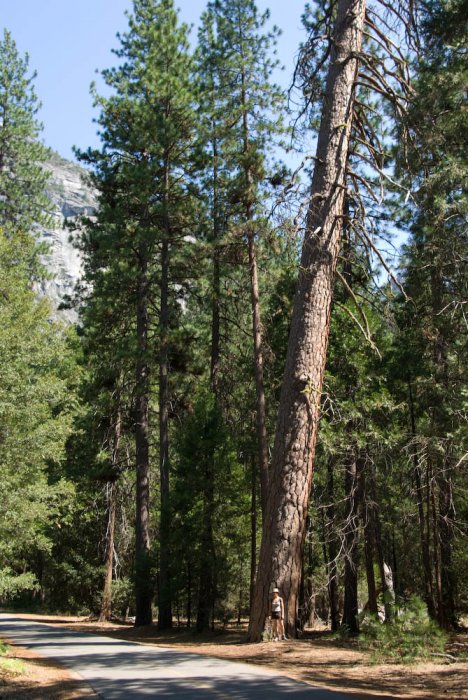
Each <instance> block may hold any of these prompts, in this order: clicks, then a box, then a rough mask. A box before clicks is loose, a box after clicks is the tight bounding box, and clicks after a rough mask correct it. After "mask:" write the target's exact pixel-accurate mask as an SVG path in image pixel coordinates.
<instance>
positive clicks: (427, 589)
mask: <svg viewBox="0 0 468 700" xmlns="http://www.w3.org/2000/svg"><path fill="white" fill-rule="evenodd" d="M408 396H409V411H410V425H411V436H412V438H413V441H414V440H415V439H416V418H415V415H414V400H413V388H412V384H411V380H410V379H408ZM413 465H414V470H413V473H414V480H415V485H416V494H415V495H416V502H417V506H418V518H419V539H420V542H421V555H422V562H423V573H424V599H425V601H426V605H427V611H428V613H429V615H430V616H431V617H432V619H434V618H435V615H436V611H435V601H434V592H433V590H432V573H431V557H430V548H429V531H426V528H425V527H424V523H425V518H424V504H423V489H422V478H421V467H420V465H419V460H418V455H417V450H416V445H414V447H413Z"/></svg>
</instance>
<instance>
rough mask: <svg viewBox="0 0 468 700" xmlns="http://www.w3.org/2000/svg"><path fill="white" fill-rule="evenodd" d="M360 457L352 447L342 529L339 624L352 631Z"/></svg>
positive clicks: (355, 620)
mask: <svg viewBox="0 0 468 700" xmlns="http://www.w3.org/2000/svg"><path fill="white" fill-rule="evenodd" d="M360 470H361V464H360V460H358V459H357V458H356V454H355V450H354V449H353V451H352V452H351V454H350V455H349V458H348V460H347V463H346V471H345V494H346V505H345V530H344V557H345V568H344V608H343V618H342V624H343V625H346V626H347V627H348V629H349V631H350V633H351V634H357V633H358V632H359V626H358V617H357V616H358V590H357V584H358V537H359V505H360V500H361V499H360V494H361V487H360V483H359V481H360Z"/></svg>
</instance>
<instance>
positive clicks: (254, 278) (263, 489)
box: [248, 232, 269, 518]
mask: <svg viewBox="0 0 468 700" xmlns="http://www.w3.org/2000/svg"><path fill="white" fill-rule="evenodd" d="M248 248H249V271H250V291H251V299H252V334H253V339H254V359H255V390H256V397H257V442H258V459H259V467H260V495H261V502H262V516H263V518H264V517H265V513H266V501H267V495H268V482H269V476H268V436H267V428H266V400H265V385H264V378H263V350H262V330H261V321H260V301H259V291H258V269H257V259H256V253H255V239H254V234H253V233H252V232H250V233H249V234H248Z"/></svg>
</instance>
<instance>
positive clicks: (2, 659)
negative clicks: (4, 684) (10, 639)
mask: <svg viewBox="0 0 468 700" xmlns="http://www.w3.org/2000/svg"><path fill="white" fill-rule="evenodd" d="M9 648H10V647H9V645H8V644H5V642H0V676H18V675H20V674H22V673H25V671H26V666H25V665H24V664H23V662H22V661H19V660H18V659H10V658H6V654H7V653H8V650H9Z"/></svg>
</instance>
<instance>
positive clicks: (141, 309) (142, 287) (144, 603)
mask: <svg viewBox="0 0 468 700" xmlns="http://www.w3.org/2000/svg"><path fill="white" fill-rule="evenodd" d="M139 262H140V270H139V279H138V291H137V294H138V297H137V353H138V354H137V364H136V386H135V452H136V543H135V544H136V553H135V569H136V571H135V607H136V611H135V626H136V627H139V626H141V625H149V624H151V622H152V612H151V598H152V587H151V581H150V561H149V551H150V538H149V420H148V403H149V367H148V251H147V246H146V245H145V244H142V245H141V246H140V251H139Z"/></svg>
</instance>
